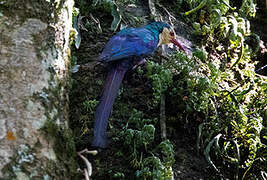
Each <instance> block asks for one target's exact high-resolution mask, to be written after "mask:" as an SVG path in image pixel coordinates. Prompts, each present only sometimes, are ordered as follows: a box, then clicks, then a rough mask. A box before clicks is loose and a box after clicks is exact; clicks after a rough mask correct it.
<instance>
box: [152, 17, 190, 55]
mask: <svg viewBox="0 0 267 180" xmlns="http://www.w3.org/2000/svg"><path fill="white" fill-rule="evenodd" d="M154 24H155V25H156V26H157V27H158V29H159V30H160V31H159V32H160V34H159V43H158V46H159V45H162V44H170V43H172V44H174V45H176V46H178V47H179V48H180V49H181V50H183V51H184V52H185V49H184V48H183V46H182V45H181V44H180V43H179V42H178V41H177V40H176V33H175V31H174V29H173V28H172V27H171V26H170V25H169V24H167V23H164V22H154Z"/></svg>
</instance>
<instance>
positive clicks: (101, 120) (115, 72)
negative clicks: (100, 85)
mask: <svg viewBox="0 0 267 180" xmlns="http://www.w3.org/2000/svg"><path fill="white" fill-rule="evenodd" d="M127 69H128V68H127V67H125V66H123V64H121V63H118V64H116V65H114V66H113V67H111V69H110V70H109V72H108V76H107V79H106V83H105V85H104V89H103V92H102V97H101V99H100V101H99V104H98V106H97V109H96V113H95V122H94V139H93V142H92V146H93V147H100V148H106V147H107V135H106V131H107V125H108V118H109V115H110V112H111V109H112V106H113V103H114V101H115V98H116V96H117V94H118V91H119V88H120V85H121V82H122V80H123V77H124V74H125V72H126V71H127Z"/></svg>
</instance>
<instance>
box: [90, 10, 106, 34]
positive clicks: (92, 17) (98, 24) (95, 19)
mask: <svg viewBox="0 0 267 180" xmlns="http://www.w3.org/2000/svg"><path fill="white" fill-rule="evenodd" d="M90 17H91V19H92V20H93V21H94V22H95V23H96V24H97V27H98V29H99V32H100V33H102V32H103V31H102V28H101V24H100V21H99V20H98V19H97V18H94V16H93V15H92V14H91V13H90Z"/></svg>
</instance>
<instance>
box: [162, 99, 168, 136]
mask: <svg viewBox="0 0 267 180" xmlns="http://www.w3.org/2000/svg"><path fill="white" fill-rule="evenodd" d="M165 100H166V98H165V94H162V95H161V97H160V130H161V139H166V138H167V136H166V114H165V102H166V101H165Z"/></svg>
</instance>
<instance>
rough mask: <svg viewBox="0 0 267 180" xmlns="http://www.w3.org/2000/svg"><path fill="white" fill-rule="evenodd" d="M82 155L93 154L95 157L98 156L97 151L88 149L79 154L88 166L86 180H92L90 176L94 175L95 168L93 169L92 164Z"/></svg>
mask: <svg viewBox="0 0 267 180" xmlns="http://www.w3.org/2000/svg"><path fill="white" fill-rule="evenodd" d="M82 153H87V154H92V155H94V156H95V155H96V154H97V151H96V150H93V151H89V150H88V149H84V150H82V151H80V152H78V155H79V156H80V157H81V158H82V160H83V161H84V163H85V164H86V167H87V169H86V168H84V176H85V179H86V180H90V176H91V175H92V169H93V167H92V164H91V163H90V162H89V161H88V159H87V158H86V157H84V156H83V155H82Z"/></svg>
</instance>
